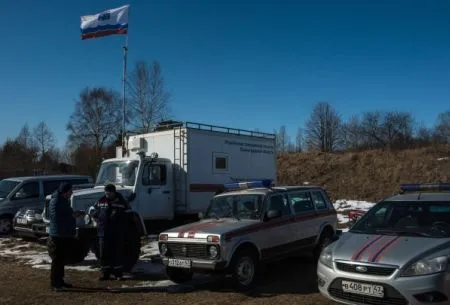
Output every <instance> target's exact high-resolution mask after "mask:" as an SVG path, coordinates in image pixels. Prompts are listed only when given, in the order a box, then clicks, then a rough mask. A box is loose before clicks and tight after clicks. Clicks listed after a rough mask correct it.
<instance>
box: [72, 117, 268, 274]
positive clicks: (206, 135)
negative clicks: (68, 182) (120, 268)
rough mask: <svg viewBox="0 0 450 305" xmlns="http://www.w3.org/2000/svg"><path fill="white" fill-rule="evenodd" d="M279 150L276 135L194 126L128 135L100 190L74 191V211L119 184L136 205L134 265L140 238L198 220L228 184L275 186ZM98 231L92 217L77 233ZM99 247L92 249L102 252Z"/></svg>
mask: <svg viewBox="0 0 450 305" xmlns="http://www.w3.org/2000/svg"><path fill="white" fill-rule="evenodd" d="M275 149H276V147H275V135H273V134H268V133H262V132H255V131H246V130H241V129H235V128H228V127H218V126H213V125H206V124H200V123H192V122H183V123H181V122H175V123H173V122H172V123H171V124H169V123H160V125H159V126H158V127H157V128H156V129H155V131H153V132H149V133H145V134H137V135H131V136H128V137H127V150H126V152H125V154H124V155H125V156H123V157H122V151H121V149H120V148H117V149H116V154H117V156H116V158H114V159H107V160H104V161H103V162H102V164H101V167H100V170H99V173H98V176H97V180H96V182H95V186H94V187H93V188H91V189H84V190H78V191H75V192H74V193H73V195H72V198H71V204H72V208H73V209H74V210H83V211H86V210H88V209H89V207H90V206H92V204H93V203H94V202H95V201H97V200H98V199H99V198H100V197H101V196H102V195H103V194H104V190H103V188H104V185H105V184H108V183H113V184H115V185H116V188H117V190H118V191H119V192H120V193H122V194H123V195H124V196H125V197H126V198H128V199H129V201H130V203H131V207H132V213H131V214H132V215H133V217H132V218H131V219H132V223H133V224H134V225H135V226H134V230H133V233H130V236H129V238H130V240H129V246H130V247H128V249H129V251H131V252H132V255H131V257H132V258H130V262H129V264H128V265H129V266H132V265H134V263H135V261H136V260H137V258H138V255H139V251H140V238H139V237H140V236H143V235H147V234H148V233H159V232H161V231H162V230H164V229H167V228H170V227H174V226H177V225H180V224H185V223H190V222H194V221H198V220H199V218H198V215H199V213H200V212H202V213H204V212H205V211H206V209H207V207H208V205H209V203H210V200H211V199H212V197H213V196H214V195H215V194H217V193H220V192H221V191H222V190H223V185H224V184H226V183H230V182H236V181H248V180H262V179H271V180H272V181H274V183H276V151H275ZM93 224H94V226H93ZM81 227H83V228H84V230H80V229H82V228H81ZM93 227H95V222H93V220H92V219H90V218H89V216H87V217H86V221H85V225H84V226H80V227H79V230H78V231H79V232H81V235H84V236H90V237H92V236H93V235H92V234H93V233H92V232H95V231H93V230H86V229H89V228H93ZM87 232H90V233H87ZM86 240H91V241H92V240H94V239H92V238H87V239H86ZM95 244H96V243H94V244H91V245H92V246H91V250H94V252H97V251H96V248H95V246H94V245H95ZM86 246H87V245H86ZM86 249H87V250H86V251H88V249H89V248H87V247H86ZM86 254H87V252H86Z"/></svg>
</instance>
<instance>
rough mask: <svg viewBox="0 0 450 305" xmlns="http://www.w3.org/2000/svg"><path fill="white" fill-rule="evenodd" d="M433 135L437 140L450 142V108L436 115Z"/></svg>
mask: <svg viewBox="0 0 450 305" xmlns="http://www.w3.org/2000/svg"><path fill="white" fill-rule="evenodd" d="M435 135H436V138H437V139H438V141H439V142H443V143H450V110H449V111H446V112H443V113H440V114H439V115H438V118H437V124H436V127H435Z"/></svg>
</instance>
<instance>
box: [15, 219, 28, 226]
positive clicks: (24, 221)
mask: <svg viewBox="0 0 450 305" xmlns="http://www.w3.org/2000/svg"><path fill="white" fill-rule="evenodd" d="M16 222H17V223H20V224H22V225H26V224H27V220H26V219H25V218H18V219H17V220H16Z"/></svg>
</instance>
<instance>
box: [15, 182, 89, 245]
mask: <svg viewBox="0 0 450 305" xmlns="http://www.w3.org/2000/svg"><path fill="white" fill-rule="evenodd" d="M93 186H94V184H92V183H86V184H77V185H74V186H73V189H74V190H78V189H85V188H91V187H93ZM44 207H45V206H44V205H37V206H31V207H23V208H21V209H20V210H19V211H18V212H17V213H16V215H14V218H13V228H14V231H15V234H16V235H18V236H22V237H32V238H39V237H45V236H47V235H48V233H47V232H46V224H45V223H44V220H43V217H42V213H43V212H44Z"/></svg>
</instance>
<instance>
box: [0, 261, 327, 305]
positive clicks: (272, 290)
mask: <svg viewBox="0 0 450 305" xmlns="http://www.w3.org/2000/svg"><path fill="white" fill-rule="evenodd" d="M66 278H67V279H68V281H69V282H71V283H72V284H73V285H74V288H73V289H71V290H70V291H66V292H58V293H56V292H52V291H51V290H50V288H49V271H48V270H42V269H34V268H32V267H31V266H28V265H23V264H22V263H19V262H18V261H17V260H16V259H14V258H7V257H0V279H1V280H0V304H39V305H42V304H58V305H59V304H96V305H99V304H121V305H122V304H144V303H146V304H149V303H150V304H161V305H162V304H164V305H167V304H170V305H176V304H208V305H212V304H305V305H319V304H324V305H331V304H335V303H333V302H330V301H328V300H326V299H325V298H323V297H322V296H321V295H320V294H319V293H318V292H317V288H316V287H317V286H316V277H315V270H314V265H313V264H312V262H311V260H310V259H308V258H302V259H289V260H286V261H283V262H279V263H276V264H271V265H269V266H267V268H266V270H265V272H264V273H263V276H262V279H261V283H260V284H259V285H258V287H257V288H255V290H253V291H251V292H246V293H237V292H235V291H233V290H232V289H231V287H230V285H229V282H228V281H227V280H226V279H221V278H218V279H217V280H215V281H213V282H208V283H207V284H205V283H203V284H202V283H201V282H199V283H198V284H196V285H187V286H186V289H184V290H181V291H180V290H179V289H178V290H176V291H175V290H174V291H170V289H169V290H168V289H167V287H166V288H164V289H163V288H157V287H142V284H141V287H139V288H136V287H135V288H133V287H132V286H138V285H140V283H142V282H143V281H151V280H153V281H154V280H161V278H159V279H155V278H145V277H138V276H136V277H134V278H130V279H128V280H126V281H123V282H117V281H114V280H112V281H108V282H99V281H98V280H97V278H98V273H97V272H86V271H84V272H81V271H76V270H66ZM124 285H126V286H128V288H127V287H124Z"/></svg>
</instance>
